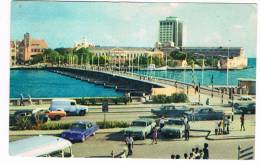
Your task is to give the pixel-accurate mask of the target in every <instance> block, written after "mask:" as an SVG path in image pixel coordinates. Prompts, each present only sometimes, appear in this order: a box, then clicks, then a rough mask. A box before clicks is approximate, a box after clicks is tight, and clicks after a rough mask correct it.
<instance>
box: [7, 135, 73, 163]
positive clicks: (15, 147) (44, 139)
mask: <svg viewBox="0 0 260 164" xmlns="http://www.w3.org/2000/svg"><path fill="white" fill-rule="evenodd" d="M71 147H72V143H71V142H70V141H68V140H66V139H63V138H60V137H55V136H34V137H30V138H25V139H21V140H17V141H12V142H10V143H9V154H10V156H20V157H61V158H63V157H73V154H72V148H71Z"/></svg>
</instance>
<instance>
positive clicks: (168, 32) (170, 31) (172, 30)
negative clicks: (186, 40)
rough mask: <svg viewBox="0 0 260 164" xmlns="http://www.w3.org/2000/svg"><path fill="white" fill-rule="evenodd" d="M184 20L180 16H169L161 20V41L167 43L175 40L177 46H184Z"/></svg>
mask: <svg viewBox="0 0 260 164" xmlns="http://www.w3.org/2000/svg"><path fill="white" fill-rule="evenodd" d="M182 31H183V22H182V21H181V20H180V18H178V17H172V16H170V17H167V18H166V20H160V21H159V42H160V43H162V44H165V43H167V42H173V43H174V44H175V46H177V47H182Z"/></svg>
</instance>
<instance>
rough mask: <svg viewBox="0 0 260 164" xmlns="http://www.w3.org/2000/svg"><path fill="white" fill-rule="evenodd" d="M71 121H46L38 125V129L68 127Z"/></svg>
mask: <svg viewBox="0 0 260 164" xmlns="http://www.w3.org/2000/svg"><path fill="white" fill-rule="evenodd" d="M72 123H73V122H47V123H46V124H42V125H40V126H39V127H38V130H59V129H69V128H70V126H71V125H72Z"/></svg>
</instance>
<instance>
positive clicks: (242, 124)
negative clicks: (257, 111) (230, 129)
mask: <svg viewBox="0 0 260 164" xmlns="http://www.w3.org/2000/svg"><path fill="white" fill-rule="evenodd" d="M240 124H241V126H240V131H241V130H242V128H243V130H244V131H245V115H244V113H242V115H241V117H240Z"/></svg>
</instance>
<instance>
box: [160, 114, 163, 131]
mask: <svg viewBox="0 0 260 164" xmlns="http://www.w3.org/2000/svg"><path fill="white" fill-rule="evenodd" d="M159 124H160V131H161V129H162V128H163V127H164V117H163V116H162V117H161V118H160V121H159Z"/></svg>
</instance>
